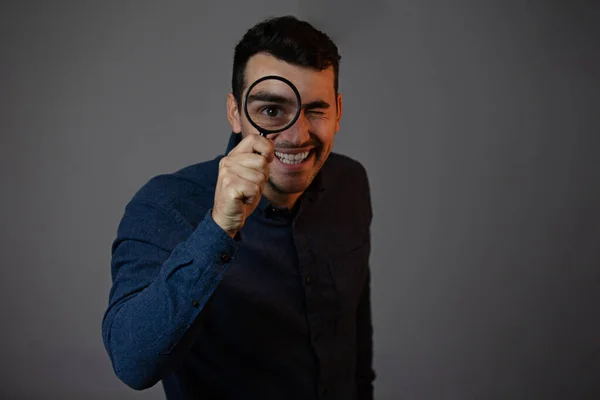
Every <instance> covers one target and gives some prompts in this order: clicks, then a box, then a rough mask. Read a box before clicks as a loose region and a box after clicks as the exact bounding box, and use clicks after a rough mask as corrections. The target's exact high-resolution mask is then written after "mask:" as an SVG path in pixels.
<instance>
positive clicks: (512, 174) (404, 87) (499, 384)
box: [0, 0, 600, 400]
mask: <svg viewBox="0 0 600 400" xmlns="http://www.w3.org/2000/svg"><path fill="white" fill-rule="evenodd" d="M366 3H367V1H366V0H363V2H357V1H347V2H342V1H318V0H311V1H291V0H278V1H274V0H273V1H270V0H264V1H256V0H255V1H243V0H227V1H220V2H199V1H169V2H167V1H164V2H158V1H137V2H134V1H125V2H121V1H112V2H107V1H96V2H91V1H71V2H67V1H54V2H49V1H48V2H43V1H38V2H33V1H20V2H19V1H12V2H11V1H3V2H2V3H1V5H0V15H1V17H0V18H1V19H0V45H1V47H0V48H1V52H0V57H1V59H0V61H1V62H0V130H1V135H0V140H1V141H0V163H1V164H0V166H1V169H0V179H1V186H0V187H1V188H2V189H1V190H2V196H0V206H1V211H0V218H1V219H0V224H1V225H0V226H1V227H2V229H1V230H0V234H1V235H2V236H1V241H0V246H1V249H2V268H1V275H0V285H1V286H0V289H1V290H0V300H1V301H0V321H1V323H2V328H1V329H0V346H1V347H0V351H1V354H2V356H1V357H0V365H1V366H2V370H1V372H2V373H1V374H0V394H1V396H0V398H32V399H50V398H57V399H67V398H69V399H70V398H80V399H84V398H85V399H92V398H93V399H96V398H97V399H101V398H111V399H134V398H146V399H159V398H162V396H163V394H162V388H161V386H160V385H158V386H155V387H154V388H153V389H151V390H148V391H145V392H135V391H133V390H131V389H128V388H127V387H125V386H124V385H123V384H122V383H121V382H120V381H118V379H117V378H116V377H115V376H114V374H113V372H112V369H111V366H110V364H109V360H108V357H107V355H106V353H105V352H104V348H103V346H102V341H101V335H100V323H101V319H102V314H103V312H104V309H105V307H106V304H107V298H108V291H109V288H110V271H109V262H110V244H111V242H112V239H113V237H114V234H115V230H116V226H117V224H118V221H119V219H120V217H121V215H122V211H123V207H124V206H125V204H126V202H127V201H128V200H129V199H130V198H131V196H132V195H133V194H134V193H135V191H136V190H137V189H138V188H139V187H140V186H141V185H142V184H144V183H145V182H146V181H147V180H148V179H149V178H150V177H152V176H153V175H156V174H159V173H163V172H170V171H174V170H176V169H178V168H181V167H183V166H186V165H188V164H191V163H195V162H198V161H201V160H205V159H208V158H212V157H214V156H215V155H216V154H218V153H220V152H222V151H223V149H224V147H225V145H226V139H227V136H228V134H229V126H228V124H227V120H226V118H225V98H226V94H227V92H228V90H229V88H230V86H229V85H230V74H231V61H232V51H233V47H234V45H235V43H236V42H237V41H238V40H239V39H240V37H241V35H242V34H243V33H244V32H245V30H246V29H247V28H249V27H250V26H251V25H253V24H254V23H256V22H258V21H259V20H260V19H262V18H264V17H267V16H270V15H278V14H282V13H292V14H296V15H298V16H300V17H305V18H308V19H309V20H310V21H311V22H313V23H315V24H316V25H317V27H319V28H321V29H323V30H325V31H327V32H329V33H331V35H332V36H333V38H334V39H335V40H337V41H338V44H339V47H340V50H341V52H342V56H343V61H342V68H341V76H340V87H341V91H342V92H343V93H344V95H345V97H344V99H345V103H344V104H345V114H344V117H343V120H342V129H341V131H340V133H339V134H338V136H337V139H336V144H335V150H337V151H338V152H342V153H346V154H348V155H350V156H352V157H355V158H357V159H359V160H360V161H362V162H363V163H364V165H365V166H366V167H367V170H368V172H369V174H370V178H371V185H372V195H373V202H374V211H375V220H374V223H373V253H372V256H371V260H372V268H373V308H374V325H375V333H376V335H375V367H376V370H377V373H378V380H377V382H376V388H377V389H376V395H377V396H376V397H377V398H378V399H427V400H429V399H431V400H433V399H592V398H596V399H597V398H600V322H599V320H598V319H599V317H600V313H599V310H600V307H599V301H600V290H599V288H600V285H599V284H600V268H599V263H600V188H599V184H600V159H599V157H598V156H597V154H598V151H599V150H600V148H599V145H600V140H599V139H600V129H599V126H600V117H599V115H600V112H599V111H598V108H599V105H600V85H599V81H598V70H600V62H599V57H598V47H599V40H598V38H599V36H598V33H599V32H598V31H599V29H598V28H597V27H598V24H600V12H599V7H598V2H592V1H588V2H585V1H569V2H567V1H545V2H544V1H528V2H517V1H505V2H500V1H494V2H490V1H487V2H486V1H470V2H469V1H452V2H450V1H439V2H436V3H433V2H430V1H423V0H413V1H371V2H369V5H368V6H367V5H366Z"/></svg>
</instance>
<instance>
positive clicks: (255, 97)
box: [248, 92, 296, 105]
mask: <svg viewBox="0 0 600 400" xmlns="http://www.w3.org/2000/svg"><path fill="white" fill-rule="evenodd" d="M253 101H263V102H266V103H277V104H292V105H294V104H296V100H295V99H294V100H292V99H290V98H287V97H285V96H281V95H278V94H275V93H269V92H256V93H252V94H250V95H248V102H249V103H250V102H253Z"/></svg>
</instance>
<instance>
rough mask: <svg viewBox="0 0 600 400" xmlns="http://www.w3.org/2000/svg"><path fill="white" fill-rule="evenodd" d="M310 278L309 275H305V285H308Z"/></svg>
mask: <svg viewBox="0 0 600 400" xmlns="http://www.w3.org/2000/svg"><path fill="white" fill-rule="evenodd" d="M311 279H312V278H311V276H310V275H306V284H307V285H308V284H309V283H310V280H311Z"/></svg>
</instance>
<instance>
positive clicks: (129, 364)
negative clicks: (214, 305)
mask: <svg viewBox="0 0 600 400" xmlns="http://www.w3.org/2000/svg"><path fill="white" fill-rule="evenodd" d="M211 211H212V210H208V211H207V212H206V215H205V216H204V219H203V220H202V221H201V222H200V223H199V224H198V226H197V227H196V228H195V229H192V228H191V227H190V225H189V224H187V223H184V222H183V221H178V220H177V219H176V217H175V216H174V215H173V214H171V213H169V212H168V211H167V210H164V209H162V208H159V207H158V206H156V205H151V204H145V203H143V202H132V203H130V204H129V205H128V206H127V208H126V210H125V214H124V216H123V218H122V220H121V223H120V225H119V229H118V232H117V237H116V239H115V241H114V243H113V247H112V261H111V267H112V283H113V284H112V288H111V291H110V295H109V304H108V308H107V310H106V312H105V314H104V318H103V322H102V337H103V341H104V345H105V347H106V350H107V352H108V355H109V357H110V360H111V362H112V365H113V368H114V370H115V373H116V374H117V376H118V377H119V379H121V380H122V381H123V382H124V383H125V384H127V385H128V386H130V387H131V388H134V389H137V390H142V389H145V388H148V387H151V386H153V385H155V384H156V383H157V382H158V381H160V380H161V379H162V378H163V377H164V376H165V375H167V374H168V373H170V372H171V371H172V370H173V369H175V368H176V367H177V365H178V363H180V362H181V360H182V359H183V358H184V356H185V355H186V353H187V352H188V351H189V348H190V347H191V344H192V343H193V341H194V337H195V336H196V333H197V332H198V330H199V329H200V326H201V319H202V318H201V315H202V311H203V310H204V308H205V306H206V304H207V301H208V300H209V299H210V297H211V295H212V294H213V293H214V291H215V289H216V288H217V286H218V284H219V282H220V280H221V277H222V276H223V273H224V271H225V270H226V269H227V266H228V265H229V263H230V262H231V260H232V259H233V258H234V257H235V255H236V253H237V250H238V247H239V243H238V242H237V240H234V239H232V238H231V237H230V236H229V235H227V233H225V232H224V231H223V230H222V229H221V228H220V227H219V226H218V225H217V224H216V223H215V222H214V220H213V219H212V216H211Z"/></svg>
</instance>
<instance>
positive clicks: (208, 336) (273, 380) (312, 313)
mask: <svg viewBox="0 0 600 400" xmlns="http://www.w3.org/2000/svg"><path fill="white" fill-rule="evenodd" d="M238 142H239V135H234V134H232V135H231V138H230V141H229V144H228V146H227V150H226V153H225V154H227V153H228V152H229V151H230V150H231V149H232V148H233V147H235V145H236V144H237V143H238ZM222 157H223V156H219V157H217V158H215V159H213V160H210V161H207V162H203V163H199V164H196V165H192V166H189V167H186V168H184V169H181V170H179V171H177V172H174V173H172V174H165V175H160V176H157V177H154V178H153V179H151V180H150V181H149V182H148V183H146V184H145V185H144V186H143V187H142V188H141V189H140V190H139V191H138V192H137V193H136V194H135V196H134V197H133V199H132V200H131V201H130V202H129V203H128V204H127V206H126V208H125V212H124V215H123V218H122V220H121V222H120V224H119V228H118V231H117V236H116V239H115V241H114V243H113V246H112V270H111V272H112V280H113V285H112V288H111V290H110V296H109V305H108V308H107V310H106V313H105V315H104V319H103V323H102V336H103V340H104V344H105V346H106V350H107V352H108V355H109V357H110V360H111V362H112V365H113V367H114V370H115V373H116V375H117V376H118V377H119V378H120V379H121V380H122V381H123V382H124V383H125V384H127V385H128V386H130V387H131V388H134V389H137V390H142V389H145V388H148V387H151V386H153V385H155V384H156V383H157V382H159V381H162V384H163V387H164V390H165V393H166V396H167V398H168V399H244V400H251V399H257V400H258V399H260V400H269V399H277V400H282V399H286V400H293V399H340V400H341V399H343V400H352V399H372V397H373V380H374V378H375V374H374V371H373V368H372V325H371V309H370V308H371V306H370V283H369V282H370V269H369V254H370V224H371V219H372V212H371V202H370V195H369V184H368V180H367V175H366V172H365V170H364V168H363V167H362V165H361V164H360V163H358V162H357V161H354V160H352V159H350V158H348V157H346V156H342V155H339V154H335V153H332V154H331V155H330V156H329V158H328V159H327V161H326V162H325V164H324V166H323V168H322V169H321V171H320V172H319V174H318V175H317V177H316V178H315V180H314V181H313V183H312V184H311V186H310V187H309V188H308V189H307V191H306V192H305V193H303V195H302V196H301V198H300V200H299V202H298V205H297V207H295V208H294V209H293V210H287V209H286V210H278V209H275V208H273V207H272V206H270V204H269V202H268V201H267V200H266V198H265V197H263V198H262V199H261V201H260V203H259V206H258V207H257V208H256V210H255V211H254V212H253V213H252V214H251V215H250V216H249V217H248V219H247V220H246V223H245V225H244V226H243V228H242V229H241V230H240V231H239V233H238V235H237V236H236V237H235V238H234V239H232V238H231V237H229V236H228V235H227V234H226V233H225V232H224V231H223V230H222V229H221V228H220V227H219V226H218V225H217V224H216V223H215V222H214V220H213V219H212V217H211V210H212V206H213V201H214V190H215V184H216V181H217V175H218V163H219V160H220V159H221V158H222Z"/></svg>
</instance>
